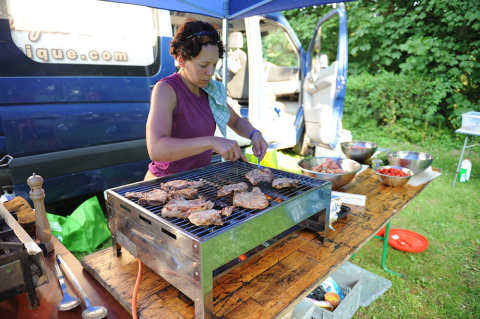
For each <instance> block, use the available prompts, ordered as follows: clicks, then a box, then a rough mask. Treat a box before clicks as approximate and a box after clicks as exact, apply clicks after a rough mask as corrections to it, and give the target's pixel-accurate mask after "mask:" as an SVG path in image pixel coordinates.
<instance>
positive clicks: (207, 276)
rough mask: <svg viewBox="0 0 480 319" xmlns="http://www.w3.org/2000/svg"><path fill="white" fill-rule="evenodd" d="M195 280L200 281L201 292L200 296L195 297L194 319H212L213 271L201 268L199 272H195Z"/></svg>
mask: <svg viewBox="0 0 480 319" xmlns="http://www.w3.org/2000/svg"><path fill="white" fill-rule="evenodd" d="M194 277H196V278H195V279H199V280H200V285H201V288H202V289H201V291H200V295H197V297H195V300H194V302H195V319H213V318H215V315H214V314H213V297H212V289H213V270H212V269H204V268H202V269H201V270H200V271H195V273H194Z"/></svg>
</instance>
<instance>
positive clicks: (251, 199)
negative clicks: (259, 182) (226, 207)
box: [233, 187, 268, 209]
mask: <svg viewBox="0 0 480 319" xmlns="http://www.w3.org/2000/svg"><path fill="white" fill-rule="evenodd" d="M233 206H240V207H243V208H248V209H264V208H266V207H268V200H267V196H265V194H264V193H262V191H261V190H260V188H258V187H254V188H253V189H252V191H251V192H236V193H235V194H234V195H233Z"/></svg>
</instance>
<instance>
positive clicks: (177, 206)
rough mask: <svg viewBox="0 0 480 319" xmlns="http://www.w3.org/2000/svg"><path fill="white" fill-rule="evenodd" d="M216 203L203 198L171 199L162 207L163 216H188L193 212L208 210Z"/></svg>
mask: <svg viewBox="0 0 480 319" xmlns="http://www.w3.org/2000/svg"><path fill="white" fill-rule="evenodd" d="M213 205H214V203H213V202H212V201H209V200H205V199H202V198H197V199H192V200H188V199H183V198H176V199H171V200H169V201H168V203H166V204H165V206H163V208H162V216H163V217H176V218H188V216H189V215H190V214H191V213H193V212H198V211H201V210H208V209H211V208H213Z"/></svg>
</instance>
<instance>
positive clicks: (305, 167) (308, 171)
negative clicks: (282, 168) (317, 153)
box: [297, 157, 362, 190]
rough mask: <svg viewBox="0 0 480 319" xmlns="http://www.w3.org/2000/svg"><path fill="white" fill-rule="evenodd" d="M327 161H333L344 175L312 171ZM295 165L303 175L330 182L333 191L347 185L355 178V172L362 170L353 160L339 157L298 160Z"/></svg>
mask: <svg viewBox="0 0 480 319" xmlns="http://www.w3.org/2000/svg"><path fill="white" fill-rule="evenodd" d="M327 159H332V160H334V161H335V162H336V163H337V164H338V166H340V168H341V169H343V170H344V171H345V173H338V174H329V173H320V172H316V171H314V170H312V168H313V167H315V166H317V165H320V164H322V163H323V162H325V161H326V160H327ZM297 165H298V167H299V168H300V170H301V171H302V173H303V174H304V175H307V176H310V177H316V178H319V179H322V180H326V181H330V182H331V183H332V189H333V190H336V189H339V188H340V187H342V186H343V185H346V184H348V183H349V182H350V181H351V180H352V179H353V178H354V177H355V174H357V172H358V171H359V170H360V169H361V168H362V165H360V164H359V163H357V162H355V161H354V160H351V159H348V158H339V157H312V158H305V159H302V160H300V161H299V162H298V163H297Z"/></svg>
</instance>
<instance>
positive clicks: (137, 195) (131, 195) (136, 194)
mask: <svg viewBox="0 0 480 319" xmlns="http://www.w3.org/2000/svg"><path fill="white" fill-rule="evenodd" d="M125 197H126V198H128V199H139V198H142V197H143V192H126V193H125Z"/></svg>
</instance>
